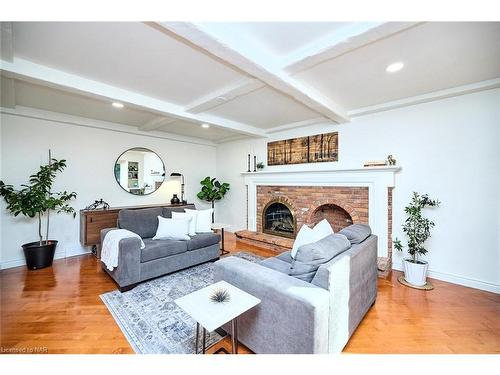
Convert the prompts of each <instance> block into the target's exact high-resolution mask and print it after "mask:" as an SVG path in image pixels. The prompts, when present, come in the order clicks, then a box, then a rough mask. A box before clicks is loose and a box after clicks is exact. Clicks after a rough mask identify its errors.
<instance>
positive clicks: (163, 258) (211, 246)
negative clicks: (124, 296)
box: [101, 205, 220, 292]
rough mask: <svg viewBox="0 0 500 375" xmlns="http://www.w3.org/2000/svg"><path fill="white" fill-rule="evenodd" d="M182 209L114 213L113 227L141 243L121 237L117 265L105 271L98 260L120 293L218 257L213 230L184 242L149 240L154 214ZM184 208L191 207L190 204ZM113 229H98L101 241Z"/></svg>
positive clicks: (168, 214)
mask: <svg viewBox="0 0 500 375" xmlns="http://www.w3.org/2000/svg"><path fill="white" fill-rule="evenodd" d="M184 208H185V207H182V208H175V207H163V208H162V207H159V208H143V209H130V210H129V209H125V210H121V211H120V212H119V213H118V222H117V227H118V228H121V229H127V230H130V231H132V232H134V233H137V234H138V235H139V236H141V237H142V239H143V242H144V245H145V248H144V249H141V243H140V240H139V239H138V238H125V239H122V240H121V241H120V244H119V253H118V267H116V268H115V269H114V270H113V271H109V270H108V269H107V268H106V266H105V265H104V263H101V264H102V268H103V269H104V270H105V271H106V272H107V273H108V274H109V275H110V276H111V277H112V278H113V280H114V281H115V282H116V283H117V284H118V287H119V289H120V291H121V292H124V291H126V290H130V289H132V288H133V287H134V286H136V285H137V284H138V283H140V282H142V281H145V280H149V279H152V278H155V277H158V276H162V275H165V274H168V273H171V272H175V271H179V270H181V269H184V268H188V267H192V266H194V265H197V264H201V263H205V262H208V261H214V260H217V259H219V256H220V245H219V242H220V235H218V234H215V233H199V234H197V235H195V236H192V237H191V239H190V240H188V241H174V240H153V239H152V237H153V236H154V235H155V234H156V229H157V228H158V216H163V217H167V218H171V217H172V211H178V212H184ZM187 208H191V209H194V208H195V207H194V205H193V206H191V207H189V206H188V207H187ZM113 229H116V228H107V229H103V230H102V231H101V244H102V241H103V240H104V236H105V235H106V233H107V232H108V231H110V230H113Z"/></svg>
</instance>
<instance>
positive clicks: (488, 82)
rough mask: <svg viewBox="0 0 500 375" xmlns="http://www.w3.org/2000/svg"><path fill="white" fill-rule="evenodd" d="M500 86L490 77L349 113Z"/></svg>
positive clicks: (417, 102)
mask: <svg viewBox="0 0 500 375" xmlns="http://www.w3.org/2000/svg"><path fill="white" fill-rule="evenodd" d="M499 87H500V78H495V79H489V80H486V81H481V82H476V83H471V84H469V85H463V86H457V87H452V88H449V89H444V90H439V91H434V92H430V93H427V94H422V95H417V96H412V97H409V98H404V99H399V100H393V101H392V102H387V103H382V104H376V105H372V106H369V107H362V108H357V109H354V110H352V111H349V115H350V116H352V117H357V116H364V115H368V114H370V113H377V112H383V111H389V110H391V109H396V108H402V107H408V106H410V105H415V104H422V103H428V102H433V101H435V100H441V99H446V98H452V97H454V96H460V95H466V94H472V93H474V92H479V91H484V90H492V89H496V88H499Z"/></svg>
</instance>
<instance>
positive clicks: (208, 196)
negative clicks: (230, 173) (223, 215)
mask: <svg viewBox="0 0 500 375" xmlns="http://www.w3.org/2000/svg"><path fill="white" fill-rule="evenodd" d="M200 184H201V191H200V192H199V193H198V194H196V196H197V197H198V199H201V200H204V201H207V202H210V203H212V208H214V203H215V201H218V200H221V199H222V198H224V195H226V193H227V192H228V191H229V184H228V183H227V182H223V183H220V182H219V181H217V179H216V178H210V177H205V178H204V179H203V180H202V181H200ZM214 217H215V216H214V212H212V223H213V222H214Z"/></svg>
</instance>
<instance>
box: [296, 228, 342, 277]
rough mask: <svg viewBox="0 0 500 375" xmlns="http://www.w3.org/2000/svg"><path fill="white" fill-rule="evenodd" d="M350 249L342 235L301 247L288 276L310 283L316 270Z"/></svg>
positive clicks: (330, 236)
mask: <svg viewBox="0 0 500 375" xmlns="http://www.w3.org/2000/svg"><path fill="white" fill-rule="evenodd" d="M350 247H351V243H350V242H349V240H348V239H347V237H346V236H344V235H342V234H331V235H329V236H327V237H325V238H323V239H321V240H319V241H317V242H314V243H311V244H307V245H302V246H301V247H299V249H298V250H297V254H296V255H295V259H294V260H293V261H292V263H291V265H290V270H289V272H288V274H289V275H290V276H293V277H296V278H297V279H301V280H304V281H307V282H311V280H312V279H313V278H314V275H315V274H316V271H317V270H318V268H319V267H320V266H321V265H322V264H324V263H327V262H329V261H330V260H332V259H333V258H335V257H336V256H337V255H339V254H341V253H343V252H344V251H346V250H348V249H349V248H350Z"/></svg>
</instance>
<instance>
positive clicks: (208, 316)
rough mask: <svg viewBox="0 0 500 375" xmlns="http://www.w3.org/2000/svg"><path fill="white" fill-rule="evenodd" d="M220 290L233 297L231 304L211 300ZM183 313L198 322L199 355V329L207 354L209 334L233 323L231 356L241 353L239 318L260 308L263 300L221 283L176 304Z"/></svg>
mask: <svg viewBox="0 0 500 375" xmlns="http://www.w3.org/2000/svg"><path fill="white" fill-rule="evenodd" d="M217 289H225V290H227V291H228V292H229V294H230V299H229V301H228V302H213V301H212V300H211V299H210V296H211V295H212V293H213V292H214V291H215V290H217ZM174 302H175V303H176V304H177V305H178V306H179V307H180V308H181V309H183V310H184V311H185V312H186V313H188V314H189V315H190V316H191V317H192V318H193V319H194V320H196V339H195V353H196V354H198V340H199V338H198V337H199V331H200V325H201V327H202V353H203V354H205V350H206V348H205V342H206V341H205V340H206V333H207V331H208V332H212V331H215V330H216V329H217V328H219V327H222V326H223V325H224V324H226V323H227V322H229V321H231V330H232V334H231V339H232V340H231V341H232V353H233V354H237V353H238V317H239V316H240V315H241V314H243V313H244V312H245V311H248V310H250V309H251V308H253V307H255V306H257V305H258V304H259V303H260V299H258V298H256V297H254V296H252V295H251V294H248V293H247V292H244V291H243V290H241V289H238V288H236V287H235V286H233V285H231V284H229V283H227V282H225V281H219V282H217V283H215V284H212V285H209V286H207V287H205V288H202V289H200V290H197V291H196V292H193V293H190V294H188V295H186V296H184V297H181V298H178V299H176V300H175V301H174Z"/></svg>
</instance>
